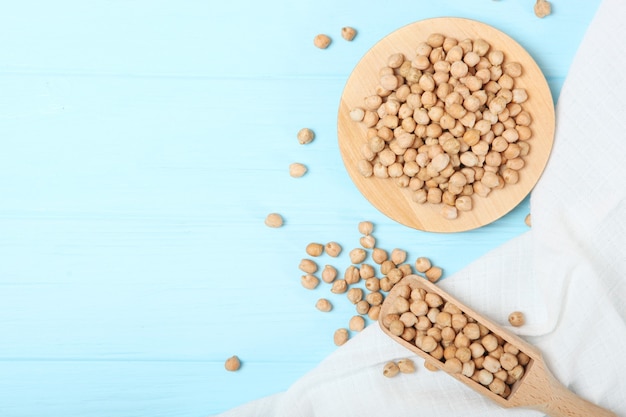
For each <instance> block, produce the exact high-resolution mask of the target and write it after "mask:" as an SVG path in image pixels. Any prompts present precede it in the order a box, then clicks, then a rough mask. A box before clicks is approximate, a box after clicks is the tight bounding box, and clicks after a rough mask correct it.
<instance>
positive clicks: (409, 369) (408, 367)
mask: <svg viewBox="0 0 626 417" xmlns="http://www.w3.org/2000/svg"><path fill="white" fill-rule="evenodd" d="M398 368H399V369H400V372H402V373H403V374H412V373H413V372H415V363H414V362H413V361H412V360H411V359H408V358H407V359H400V360H399V361H398Z"/></svg>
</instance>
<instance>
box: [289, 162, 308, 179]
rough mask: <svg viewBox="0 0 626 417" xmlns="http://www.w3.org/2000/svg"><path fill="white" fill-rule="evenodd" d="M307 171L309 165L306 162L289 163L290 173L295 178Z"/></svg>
mask: <svg viewBox="0 0 626 417" xmlns="http://www.w3.org/2000/svg"><path fill="white" fill-rule="evenodd" d="M306 172H307V167H306V165H304V164H301V163H299V162H294V163H293V164H290V165H289V175H290V176H292V177H294V178H300V177H302V176H304V174H306Z"/></svg>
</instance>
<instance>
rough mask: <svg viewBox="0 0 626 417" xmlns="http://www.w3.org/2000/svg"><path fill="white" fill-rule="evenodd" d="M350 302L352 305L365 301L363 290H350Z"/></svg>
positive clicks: (348, 295)
mask: <svg viewBox="0 0 626 417" xmlns="http://www.w3.org/2000/svg"><path fill="white" fill-rule="evenodd" d="M346 297H348V300H350V302H351V303H352V304H356V303H358V302H359V301H361V300H362V299H363V290H362V289H361V288H356V287H355V288H350V289H349V290H348V292H347V294H346Z"/></svg>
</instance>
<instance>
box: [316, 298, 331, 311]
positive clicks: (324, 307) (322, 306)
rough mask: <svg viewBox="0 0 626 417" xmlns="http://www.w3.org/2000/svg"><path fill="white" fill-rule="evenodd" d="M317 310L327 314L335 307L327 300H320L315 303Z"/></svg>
mask: <svg viewBox="0 0 626 417" xmlns="http://www.w3.org/2000/svg"><path fill="white" fill-rule="evenodd" d="M315 308H317V309H318V310H319V311H323V312H324V313H327V312H329V311H330V310H332V309H333V305H332V304H331V303H330V301H328V300H327V299H326V298H320V299H319V300H317V302H316V303H315Z"/></svg>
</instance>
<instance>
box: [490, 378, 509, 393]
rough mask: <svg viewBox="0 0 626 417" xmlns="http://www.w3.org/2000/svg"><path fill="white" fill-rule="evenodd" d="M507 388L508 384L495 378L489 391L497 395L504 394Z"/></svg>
mask: <svg viewBox="0 0 626 417" xmlns="http://www.w3.org/2000/svg"><path fill="white" fill-rule="evenodd" d="M505 388H506V384H505V383H504V381H503V380H501V379H498V378H494V379H493V381H491V384H489V390H491V392H493V393H494V394H496V395H502V394H504V391H505Z"/></svg>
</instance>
